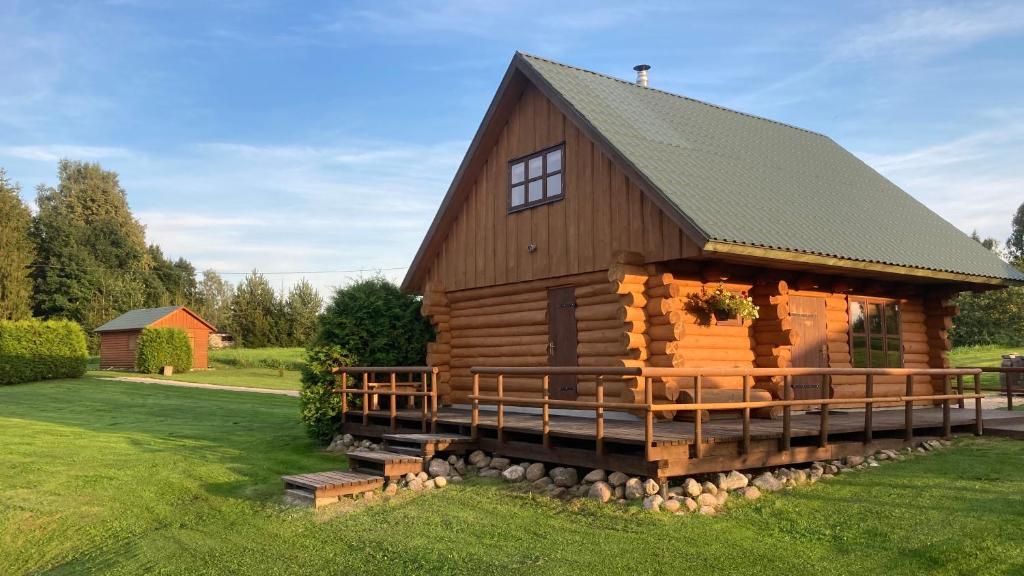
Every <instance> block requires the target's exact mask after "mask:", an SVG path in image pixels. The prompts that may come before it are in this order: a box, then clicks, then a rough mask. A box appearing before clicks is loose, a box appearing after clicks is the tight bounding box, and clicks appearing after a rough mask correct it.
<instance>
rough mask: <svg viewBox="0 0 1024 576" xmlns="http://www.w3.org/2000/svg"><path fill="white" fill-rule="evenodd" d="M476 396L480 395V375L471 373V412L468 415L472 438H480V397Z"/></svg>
mask: <svg viewBox="0 0 1024 576" xmlns="http://www.w3.org/2000/svg"><path fill="white" fill-rule="evenodd" d="M478 396H480V375H479V374H473V412H472V414H471V415H470V417H469V429H470V435H471V436H472V437H473V440H478V439H479V438H480V434H479V428H480V399H479V398H478Z"/></svg>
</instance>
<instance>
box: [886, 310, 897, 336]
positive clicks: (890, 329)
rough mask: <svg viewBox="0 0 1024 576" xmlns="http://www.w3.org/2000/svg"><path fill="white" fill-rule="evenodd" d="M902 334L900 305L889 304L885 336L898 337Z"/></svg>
mask: <svg viewBox="0 0 1024 576" xmlns="http://www.w3.org/2000/svg"><path fill="white" fill-rule="evenodd" d="M899 333H900V323H899V305H898V304H894V303H889V304H886V305H885V334H886V335H887V336H896V335H898V334H899Z"/></svg>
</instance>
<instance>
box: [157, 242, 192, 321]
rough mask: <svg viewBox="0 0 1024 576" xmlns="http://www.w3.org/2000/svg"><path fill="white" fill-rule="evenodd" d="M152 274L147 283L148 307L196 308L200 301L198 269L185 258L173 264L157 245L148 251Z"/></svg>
mask: <svg viewBox="0 0 1024 576" xmlns="http://www.w3.org/2000/svg"><path fill="white" fill-rule="evenodd" d="M146 252H147V254H148V255H149V260H150V273H149V277H148V279H147V282H146V302H147V305H148V306H168V305H172V304H173V305H181V306H190V307H191V306H195V305H196V301H197V299H198V287H197V284H196V269H195V267H194V266H192V263H191V262H189V261H188V260H185V259H184V258H178V259H177V260H176V261H174V262H172V261H170V260H169V259H167V258H165V257H164V253H163V250H161V249H160V247H159V246H157V245H156V244H150V245H149V248H147V249H146Z"/></svg>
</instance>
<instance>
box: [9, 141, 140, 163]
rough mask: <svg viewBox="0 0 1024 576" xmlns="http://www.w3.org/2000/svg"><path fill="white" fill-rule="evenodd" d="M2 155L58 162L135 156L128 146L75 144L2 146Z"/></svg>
mask: <svg viewBox="0 0 1024 576" xmlns="http://www.w3.org/2000/svg"><path fill="white" fill-rule="evenodd" d="M0 156H11V157H14V158H21V159H22V160H34V161H39V162H56V161H58V160H60V159H62V158H71V159H74V160H105V159H112V158H117V159H124V158H132V157H133V156H135V153H133V152H132V151H131V150H129V149H127V148H119V147H110V146H79V145H75V144H45V145H40V146H2V147H0Z"/></svg>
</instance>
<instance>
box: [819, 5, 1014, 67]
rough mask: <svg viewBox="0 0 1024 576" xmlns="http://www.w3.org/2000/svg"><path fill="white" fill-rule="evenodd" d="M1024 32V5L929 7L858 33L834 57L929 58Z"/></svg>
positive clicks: (890, 17)
mask: <svg viewBox="0 0 1024 576" xmlns="http://www.w3.org/2000/svg"><path fill="white" fill-rule="evenodd" d="M1022 29H1024V5H986V4H972V5H969V6H930V5H927V6H925V7H923V8H915V9H910V10H904V11H901V12H897V13H894V14H890V15H888V16H886V17H884V18H883V19H882V21H881V22H875V23H872V24H870V25H867V26H864V27H862V28H860V29H858V30H857V31H856V32H855V33H853V34H852V35H850V36H849V37H847V38H846V39H845V40H843V41H841V42H840V43H839V45H838V46H837V47H836V48H835V50H834V53H833V55H834V56H835V57H837V58H840V59H845V58H874V57H878V56H882V55H886V56H888V55H894V54H895V55H899V56H903V57H906V56H915V55H916V56H927V55H933V54H936V53H940V52H949V51H954V50H957V49H959V48H962V47H964V46H967V45H969V44H972V43H975V42H979V41H982V40H985V39H988V38H992V37H996V36H1000V35H1003V34H1007V33H1012V32H1016V31H1020V30H1022Z"/></svg>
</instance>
